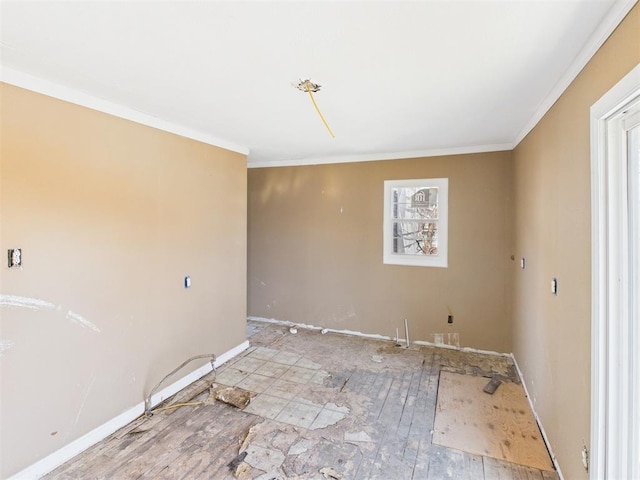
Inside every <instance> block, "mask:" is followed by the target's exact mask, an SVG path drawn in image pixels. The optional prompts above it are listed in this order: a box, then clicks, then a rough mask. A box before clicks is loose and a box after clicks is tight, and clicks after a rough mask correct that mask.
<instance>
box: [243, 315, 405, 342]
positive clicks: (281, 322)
mask: <svg viewBox="0 0 640 480" xmlns="http://www.w3.org/2000/svg"><path fill="white" fill-rule="evenodd" d="M247 320H252V321H254V322H262V323H273V324H276V325H283V326H285V327H296V328H304V329H305V330H320V331H323V332H325V333H328V332H331V333H342V334H344V335H353V336H354V337H365V338H373V339H375V340H392V338H391V337H387V336H385V335H378V334H376V333H362V332H356V331H354V330H338V329H335V328H324V327H317V326H315V325H309V324H307V323H296V322H290V321H288V320H276V319H275V318H264V317H247Z"/></svg>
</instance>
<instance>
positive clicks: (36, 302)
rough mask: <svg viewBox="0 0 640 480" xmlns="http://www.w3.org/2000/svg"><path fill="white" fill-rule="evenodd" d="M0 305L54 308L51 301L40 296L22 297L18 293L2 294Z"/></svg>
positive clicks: (35, 308)
mask: <svg viewBox="0 0 640 480" xmlns="http://www.w3.org/2000/svg"><path fill="white" fill-rule="evenodd" d="M0 306H2V307H14V308H28V309H30V310H53V309H54V308H55V306H54V305H53V303H51V302H45V301H44V300H40V299H39V298H30V297H20V296H18V295H0Z"/></svg>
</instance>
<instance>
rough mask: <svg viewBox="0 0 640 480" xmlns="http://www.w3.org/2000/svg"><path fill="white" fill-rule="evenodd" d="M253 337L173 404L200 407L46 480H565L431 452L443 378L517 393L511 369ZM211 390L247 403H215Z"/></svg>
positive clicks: (376, 348) (341, 340)
mask: <svg viewBox="0 0 640 480" xmlns="http://www.w3.org/2000/svg"><path fill="white" fill-rule="evenodd" d="M248 335H249V339H250V341H251V344H252V347H251V348H250V349H248V350H247V351H246V352H244V353H243V354H242V355H240V356H239V357H237V358H234V359H233V360H231V361H229V362H228V363H227V364H225V365H224V366H222V367H221V368H219V369H218V372H217V376H215V375H213V374H210V375H207V376H205V377H204V378H202V379H200V380H199V381H198V382H195V383H194V384H193V385H191V386H190V387H187V388H186V389H185V390H183V391H181V392H180V393H178V394H177V395H176V396H174V397H173V398H172V399H170V400H169V403H174V404H175V403H181V402H201V403H200V404H198V405H189V406H184V407H181V408H176V409H169V410H162V411H158V412H157V413H155V414H154V415H153V417H151V418H140V419H138V420H137V421H135V422H133V423H131V424H130V425H128V426H127V427H124V428H122V429H121V430H119V431H118V432H116V433H114V434H113V435H111V436H110V437H109V438H107V439H105V440H104V441H102V442H100V443H98V444H97V445H95V446H93V447H91V448H90V449H88V450H87V451H85V452H83V453H82V454H80V455H78V456H77V457H76V458H74V459H72V460H71V461H69V462H68V463H66V464H65V465H62V466H61V467H59V468H58V469H56V470H55V471H53V472H51V474H49V475H48V476H47V477H45V478H47V479H53V480H73V479H83V480H84V479H87V480H89V479H91V480H97V479H105V480H107V479H109V480H114V479H115V480H129V479H131V480H134V479H135V480H143V479H149V480H150V479H154V480H160V479H162V480H177V479H183V480H194V479H202V480H211V479H216V480H219V479H229V480H240V479H253V480H256V479H259V480H296V479H297V480H303V479H304V480H326V478H331V474H332V472H334V473H335V474H336V475H337V476H338V478H340V479H341V480H349V479H354V480H373V479H384V480H396V479H399V480H442V479H447V478H451V479H458V480H465V479H466V480H495V479H500V480H523V479H527V480H558V476H557V474H556V472H551V471H546V470H540V469H537V468H532V467H527V466H524V465H518V464H514V463H509V462H506V461H504V460H501V459H493V458H491V457H488V456H484V455H482V454H480V455H476V454H472V453H468V452H465V451H462V450H458V449H455V448H449V447H443V446H440V445H437V444H434V443H433V442H432V433H431V432H432V431H433V430H434V417H435V412H436V400H437V393H438V381H439V379H440V372H441V371H442V370H443V369H448V370H453V371H455V372H458V373H460V374H472V375H486V376H491V375H500V376H502V377H506V378H510V379H511V380H513V381H516V382H517V380H518V379H517V376H516V375H515V371H514V369H513V365H512V361H511V359H509V358H506V357H496V356H487V355H479V354H473V353H469V352H461V351H450V350H443V349H438V348H431V347H419V346H415V347H413V348H411V349H406V348H398V347H396V346H395V345H394V342H385V341H379V340H371V339H364V338H357V337H352V336H345V335H338V334H331V333H329V334H327V335H322V334H321V333H320V332H315V331H309V330H303V329H299V330H298V333H297V335H292V334H290V333H289V330H288V328H286V327H282V326H278V325H269V324H264V323H257V322H249V325H248ZM482 381H483V382H486V379H485V378H482ZM212 382H215V383H216V384H219V385H225V386H231V387H237V388H242V389H245V390H248V391H250V392H251V395H252V400H251V403H250V404H249V405H248V406H247V407H246V408H243V409H238V408H235V407H232V406H230V405H227V404H224V403H221V402H209V401H207V398H209V390H208V389H209V385H210V384H211V383H212ZM501 388H502V387H501ZM511 413H513V412H511ZM323 472H324V473H323Z"/></svg>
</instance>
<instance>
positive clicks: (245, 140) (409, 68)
mask: <svg viewBox="0 0 640 480" xmlns="http://www.w3.org/2000/svg"><path fill="white" fill-rule="evenodd" d="M635 1H636V0H624V1H622V0H618V1H616V0H597V1H593V0H555V1H554V0H547V1H491V2H490V1H484V0H474V1H466V2H461V1H411V2H399V1H397V2H392V1H387V2H351V1H333V2H326V1H325V2H321V1H287V2H270V1H256V2H239V1H233V2H232V1H228V2H221V1H209V2H205V1H198V2H184V1H170V2H167V1H164V2H160V1H129V2H124V1H120V2H116V1H110V2H95V1H84V2H71V1H45V2H33V1H10V0H3V1H2V3H1V4H0V8H1V12H0V13H1V15H2V20H1V22H2V23H1V26H2V32H1V35H0V42H1V43H0V47H1V52H0V53H1V55H2V57H1V58H2V60H1V61H2V69H3V70H2V78H3V80H4V81H6V82H8V83H14V84H18V85H20V86H24V87H26V88H31V89H33V90H36V91H42V92H43V93H48V94H52V95H54V96H58V97H60V98H64V99H68V100H71V101H75V102H76V103H80V104H85V105H87V106H90V107H93V108H98V109H101V110H104V111H108V112H110V113H115V114H117V115H120V116H123V117H125V118H131V119H133V120H136V121H140V122H141V123H146V124H149V125H153V126H158V127H160V128H165V129H167V130H170V131H175V132H176V133H181V134H183V135H186V136H190V137H193V138H197V139H200V140H204V141H207V142H210V143H214V144H217V145H220V146H223V147H226V148H230V149H233V150H236V151H240V152H244V153H247V152H248V154H249V156H248V159H249V165H253V166H261V165H284V164H303V163H324V162H331V161H347V160H365V159H378V158H401V157H409V156H413V157H415V156H422V155H430V154H434V153H443V152H466V151H487V150H500V149H510V148H512V147H513V146H514V144H516V143H517V142H519V141H520V140H521V138H522V137H523V136H524V135H525V134H526V133H527V132H528V131H529V130H530V128H531V127H532V126H533V125H535V123H536V121H537V120H538V119H539V118H540V116H541V115H542V114H543V113H544V112H545V111H546V110H547V109H548V107H549V106H550V105H551V104H552V103H553V102H554V101H555V100H556V99H557V97H558V95H559V93H561V91H562V90H563V89H564V88H565V87H566V86H567V85H568V83H569V82H570V81H571V79H573V77H574V76H575V74H576V73H577V72H578V71H579V69H580V68H581V67H582V66H583V65H584V63H585V62H586V61H587V60H588V58H589V57H590V56H591V55H592V54H593V53H594V52H595V50H596V49H597V48H598V47H599V46H600V44H601V43H602V41H603V40H604V39H605V38H606V36H607V35H608V34H609V33H610V32H611V31H612V29H613V28H614V26H615V25H617V23H618V22H619V21H620V20H621V18H622V16H623V15H624V14H625V13H626V12H627V11H628V10H629V9H630V8H631V6H632V5H633V3H635ZM304 79H311V80H312V81H313V82H316V83H318V84H320V85H321V86H322V89H321V91H320V92H318V93H317V94H316V95H315V98H316V101H317V103H318V106H319V107H320V109H321V110H322V112H323V114H324V115H325V117H326V119H327V121H328V122H329V125H330V126H331V128H332V130H333V131H334V132H335V135H336V136H335V138H331V137H330V135H329V134H328V132H327V130H326V129H325V127H324V126H323V124H322V122H321V120H320V118H319V116H318V115H317V113H316V112H315V110H314V108H313V105H312V103H311V101H310V99H309V97H308V95H307V94H306V93H304V92H301V91H299V90H296V89H295V88H294V87H293V86H292V84H295V83H298V82H299V81H300V80H304Z"/></svg>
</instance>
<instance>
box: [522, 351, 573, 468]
mask: <svg viewBox="0 0 640 480" xmlns="http://www.w3.org/2000/svg"><path fill="white" fill-rule="evenodd" d="M510 356H511V358H512V359H513V365H514V366H515V367H516V372H518V377H519V378H520V382H521V383H522V387H523V388H524V394H525V395H526V396H527V401H528V402H529V407H531V411H532V412H533V416H534V418H535V419H536V423H537V424H538V428H539V429H540V433H542V438H543V440H544V444H545V445H546V446H547V450H548V451H549V456H550V457H551V461H552V462H553V466H554V467H555V469H556V472H557V473H558V477H560V480H564V476H563V475H562V470H560V465H559V464H558V460H557V459H556V456H555V455H554V454H553V450H552V449H551V444H550V443H549V438H548V437H547V432H545V431H544V427H543V426H542V422H541V421H540V417H539V416H538V412H536V409H535V407H534V405H533V401H532V400H531V395H529V390H528V389H527V382H526V381H525V379H524V375H522V370H520V366H519V365H518V361H517V360H516V357H515V355H514V354H513V353H512V354H511V355H510Z"/></svg>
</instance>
